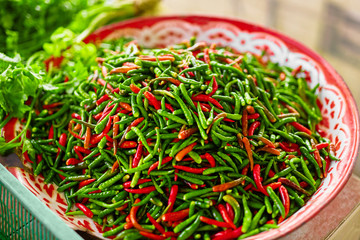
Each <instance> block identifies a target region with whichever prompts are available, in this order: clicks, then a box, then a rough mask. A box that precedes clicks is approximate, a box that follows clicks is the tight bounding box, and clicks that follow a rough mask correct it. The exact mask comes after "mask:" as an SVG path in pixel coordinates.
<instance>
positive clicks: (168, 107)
mask: <svg viewBox="0 0 360 240" xmlns="http://www.w3.org/2000/svg"><path fill="white" fill-rule="evenodd" d="M165 108H166V109H169V110H170V111H171V112H174V111H175V110H174V108H173V107H172V106H171V104H170V103H165Z"/></svg>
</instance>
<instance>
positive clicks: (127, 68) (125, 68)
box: [109, 64, 140, 74]
mask: <svg viewBox="0 0 360 240" xmlns="http://www.w3.org/2000/svg"><path fill="white" fill-rule="evenodd" d="M138 68H140V66H138V65H135V64H134V65H133V66H122V67H118V68H113V69H111V71H110V72H109V74H113V73H127V72H128V71H130V70H134V69H138Z"/></svg>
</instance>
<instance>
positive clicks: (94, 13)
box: [0, 0, 159, 155]
mask: <svg viewBox="0 0 360 240" xmlns="http://www.w3.org/2000/svg"><path fill="white" fill-rule="evenodd" d="M158 2H159V0H137V1H135V0H105V1H104V0H91V1H87V0H71V1H68V0H56V1H55V0H49V1H42V0H35V1H28V0H17V1H12V0H5V1H3V2H2V8H0V89H1V91H0V129H1V128H3V127H4V126H5V125H6V123H7V122H8V121H9V120H10V119H11V118H18V119H26V120H27V122H26V123H25V127H24V128H23V130H22V131H21V132H20V133H19V134H18V135H17V136H16V138H15V139H14V140H13V141H11V142H10V143H6V141H5V139H4V138H2V137H0V154H1V155H3V154H5V153H7V152H8V150H10V149H13V148H15V147H18V146H21V145H23V151H25V150H27V147H26V145H27V144H26V142H27V141H26V136H25V135H26V131H27V128H28V126H29V125H28V124H27V123H28V122H30V121H31V119H32V117H33V116H34V114H33V112H34V104H40V102H41V101H43V100H42V99H38V97H39V94H40V93H44V91H45V92H50V93H55V94H57V95H58V96H61V97H62V98H67V96H71V95H72V94H73V90H74V88H76V87H77V86H78V85H79V83H80V81H82V80H84V79H85V78H86V76H88V75H89V74H88V70H89V66H90V65H93V63H94V61H95V56H96V47H95V46H94V45H92V44H84V43H83V42H82V40H83V39H84V38H85V37H86V36H87V35H89V34H90V33H91V32H93V31H94V30H95V29H97V28H98V27H101V26H102V25H105V24H108V23H111V22H115V21H119V20H123V19H126V18H131V17H134V16H137V15H139V14H143V13H149V11H151V10H153V9H154V7H155V6H156V5H157V3H158ZM42 46H43V50H40V49H41V47H42ZM2 52H3V53H2ZM4 53H5V54H4ZM61 55H63V56H64V55H66V56H69V55H70V56H72V57H70V58H69V57H68V58H67V59H71V62H70V63H69V62H65V61H63V62H62V64H63V65H68V66H69V67H65V68H63V71H62V73H59V72H57V69H56V68H55V67H54V66H53V65H51V66H50V67H49V65H48V64H44V63H46V62H47V61H46V60H49V59H50V60H53V59H54V56H55V57H60V56H61ZM50 62H51V61H50ZM60 62H61V61H60ZM68 68H69V69H68ZM65 76H66V77H67V78H69V79H71V80H70V81H68V82H64V81H63V80H64V77H65ZM29 103H31V104H29ZM19 139H21V141H18V140H19Z"/></svg>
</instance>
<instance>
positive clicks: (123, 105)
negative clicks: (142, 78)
mask: <svg viewBox="0 0 360 240" xmlns="http://www.w3.org/2000/svg"><path fill="white" fill-rule="evenodd" d="M119 106H120V107H122V108H123V109H125V110H128V111H129V112H131V111H132V108H131V106H130V104H128V103H125V102H119Z"/></svg>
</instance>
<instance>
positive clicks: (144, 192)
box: [124, 186, 156, 194]
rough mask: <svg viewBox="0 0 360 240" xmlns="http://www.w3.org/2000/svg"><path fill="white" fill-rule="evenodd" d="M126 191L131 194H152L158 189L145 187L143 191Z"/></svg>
mask: <svg viewBox="0 0 360 240" xmlns="http://www.w3.org/2000/svg"><path fill="white" fill-rule="evenodd" d="M124 190H125V191H127V192H129V193H134V194H147V193H151V192H153V191H155V190H156V188H155V187H154V186H150V187H144V188H141V189H130V188H125V189H124Z"/></svg>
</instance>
